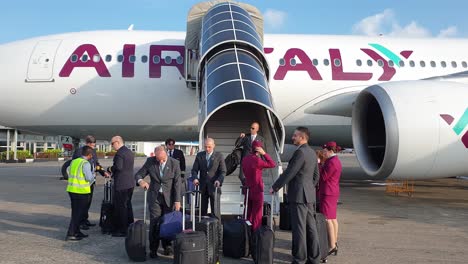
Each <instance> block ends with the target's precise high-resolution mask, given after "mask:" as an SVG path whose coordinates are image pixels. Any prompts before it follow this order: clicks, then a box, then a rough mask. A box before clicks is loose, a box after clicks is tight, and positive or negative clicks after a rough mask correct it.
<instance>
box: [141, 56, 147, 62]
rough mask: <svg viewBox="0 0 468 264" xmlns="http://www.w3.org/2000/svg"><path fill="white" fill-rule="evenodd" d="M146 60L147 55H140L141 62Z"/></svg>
mask: <svg viewBox="0 0 468 264" xmlns="http://www.w3.org/2000/svg"><path fill="white" fill-rule="evenodd" d="M147 61H148V56H146V55H143V56H141V62H143V63H146V62H147Z"/></svg>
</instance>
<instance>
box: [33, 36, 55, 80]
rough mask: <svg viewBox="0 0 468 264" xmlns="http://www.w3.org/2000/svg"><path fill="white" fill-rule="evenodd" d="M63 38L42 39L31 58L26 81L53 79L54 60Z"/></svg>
mask: <svg viewBox="0 0 468 264" xmlns="http://www.w3.org/2000/svg"><path fill="white" fill-rule="evenodd" d="M60 42H62V41H61V40H58V39H57V40H41V41H39V42H37V44H36V47H34V50H33V52H32V54H31V57H30V58H29V65H28V73H27V77H26V81H31V82H48V81H53V73H54V60H55V54H56V53H57V49H58V47H59V45H60Z"/></svg>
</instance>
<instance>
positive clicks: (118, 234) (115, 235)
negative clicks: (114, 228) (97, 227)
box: [112, 232, 127, 237]
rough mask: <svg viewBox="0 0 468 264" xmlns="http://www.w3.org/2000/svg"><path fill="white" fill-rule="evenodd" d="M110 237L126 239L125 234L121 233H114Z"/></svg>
mask: <svg viewBox="0 0 468 264" xmlns="http://www.w3.org/2000/svg"><path fill="white" fill-rule="evenodd" d="M112 236H113V237H126V236H127V234H125V233H122V232H114V233H112Z"/></svg>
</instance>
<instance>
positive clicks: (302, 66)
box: [273, 48, 322, 80]
mask: <svg viewBox="0 0 468 264" xmlns="http://www.w3.org/2000/svg"><path fill="white" fill-rule="evenodd" d="M296 56H297V58H298V59H299V61H300V63H297V64H296V65H294V66H293V65H291V64H290V63H289V62H290V61H291V59H293V58H295V57H296ZM283 58H284V61H285V64H284V65H280V66H279V67H278V69H277V70H276V73H275V76H274V77H273V79H275V80H284V77H286V74H287V73H288V72H289V71H306V72H307V73H308V74H309V76H310V78H311V79H313V80H322V76H321V75H320V73H319V72H318V70H317V68H316V67H315V66H314V65H313V64H312V61H311V60H310V58H309V56H307V54H306V53H305V52H304V51H303V50H301V49H297V48H292V49H288V50H287V51H286V54H284V56H283Z"/></svg>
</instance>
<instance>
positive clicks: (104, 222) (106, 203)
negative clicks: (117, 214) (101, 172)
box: [99, 179, 113, 234]
mask: <svg viewBox="0 0 468 264" xmlns="http://www.w3.org/2000/svg"><path fill="white" fill-rule="evenodd" d="M112 211H113V204H112V180H107V179H106V182H105V183H104V199H103V200H102V204H101V216H100V217H99V226H100V227H101V232H102V233H103V234H110V233H111V232H112V231H113V222H112Z"/></svg>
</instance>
